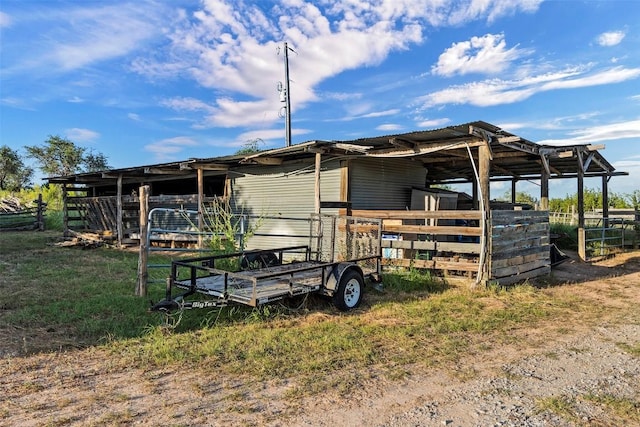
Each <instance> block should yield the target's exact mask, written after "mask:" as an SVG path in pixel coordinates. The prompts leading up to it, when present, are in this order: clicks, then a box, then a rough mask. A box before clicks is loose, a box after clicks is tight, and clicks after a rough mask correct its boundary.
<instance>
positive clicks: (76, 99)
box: [67, 96, 84, 104]
mask: <svg viewBox="0 0 640 427" xmlns="http://www.w3.org/2000/svg"><path fill="white" fill-rule="evenodd" d="M67 102H70V103H72V104H82V103H83V102H84V99H82V98H80V97H79V96H74V97H72V98H69V99H67Z"/></svg>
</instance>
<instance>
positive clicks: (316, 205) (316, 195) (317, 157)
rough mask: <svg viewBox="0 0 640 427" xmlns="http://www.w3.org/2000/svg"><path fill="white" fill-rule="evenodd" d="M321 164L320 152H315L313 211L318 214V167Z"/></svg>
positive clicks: (319, 200)
mask: <svg viewBox="0 0 640 427" xmlns="http://www.w3.org/2000/svg"><path fill="white" fill-rule="evenodd" d="M321 165H322V154H321V153H319V152H318V153H316V171H315V186H314V195H315V202H314V212H315V213H316V214H320V202H321V199H320V167H321Z"/></svg>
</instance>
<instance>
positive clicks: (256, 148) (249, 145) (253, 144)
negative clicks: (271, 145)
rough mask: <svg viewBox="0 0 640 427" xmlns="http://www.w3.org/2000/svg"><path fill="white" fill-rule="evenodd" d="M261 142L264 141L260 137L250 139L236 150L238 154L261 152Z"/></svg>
mask: <svg viewBox="0 0 640 427" xmlns="http://www.w3.org/2000/svg"><path fill="white" fill-rule="evenodd" d="M260 144H264V141H263V140H262V139H260V138H255V139H250V140H248V141H247V142H245V143H244V144H243V145H242V148H241V149H239V150H238V151H236V155H248V154H255V153H259V152H260Z"/></svg>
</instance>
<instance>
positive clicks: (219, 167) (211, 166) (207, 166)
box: [180, 163, 229, 172]
mask: <svg viewBox="0 0 640 427" xmlns="http://www.w3.org/2000/svg"><path fill="white" fill-rule="evenodd" d="M180 169H181V170H190V169H202V170H208V171H222V172H225V171H228V170H229V166H228V165H223V164H220V163H181V164H180Z"/></svg>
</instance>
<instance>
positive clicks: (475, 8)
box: [441, 0, 542, 25]
mask: <svg viewBox="0 0 640 427" xmlns="http://www.w3.org/2000/svg"><path fill="white" fill-rule="evenodd" d="M540 3H542V0H467V1H462V2H447V1H445V2H441V4H443V5H446V4H451V5H454V6H453V10H452V11H451V13H450V14H449V18H448V23H449V24H451V25H461V24H463V23H465V22H468V21H472V20H476V19H480V18H482V17H484V16H486V17H487V22H489V23H492V22H494V21H496V20H497V19H498V18H501V17H502V16H509V15H513V14H514V13H516V12H518V11H522V12H527V13H531V12H535V11H536V10H538V7H539V6H540Z"/></svg>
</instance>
